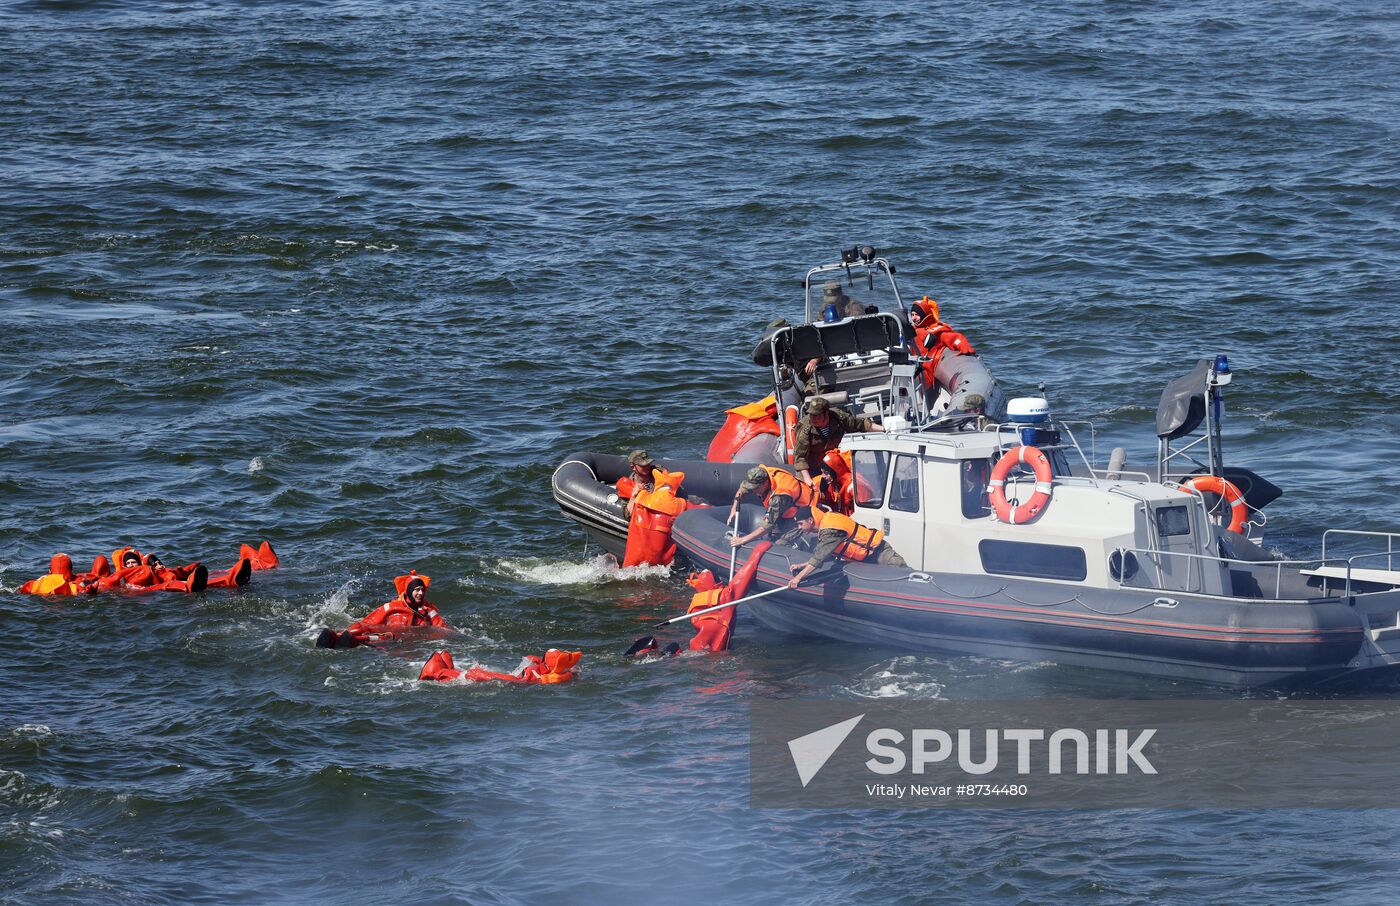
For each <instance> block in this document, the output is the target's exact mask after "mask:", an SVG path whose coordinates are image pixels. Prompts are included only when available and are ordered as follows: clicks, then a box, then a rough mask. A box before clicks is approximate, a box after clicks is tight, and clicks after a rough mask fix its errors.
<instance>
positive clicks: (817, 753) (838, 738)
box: [788, 714, 865, 788]
mask: <svg viewBox="0 0 1400 906" xmlns="http://www.w3.org/2000/svg"><path fill="white" fill-rule="evenodd" d="M864 718H865V715H864V714H858V715H856V716H855V717H852V718H851V719H850V720H843V721H841V722H840V723H839V724H832V725H831V726H829V727H823V728H821V729H820V730H817V731H816V732H814V733H808V734H807V735H806V736H799V737H797V738H796V739H790V740H788V751H789V752H791V753H792V763H793V765H794V766H795V767H796V768H797V777H798V779H799V780H801V781H802V786H803V788H806V786H807V784H808V783H810V782H811V780H812V778H813V777H815V776H817V772H818V771H820V770H821V769H822V766H823V765H825V764H826V763H827V761H828V760H829V759H830V758H831V756H832V755H835V754H836V750H837V749H839V748H841V743H843V742H845V741H846V737H847V736H850V735H851V731H852V730H854V729H855V728H856V724H858V723H860V722H861V721H862V720H863V719H864Z"/></svg>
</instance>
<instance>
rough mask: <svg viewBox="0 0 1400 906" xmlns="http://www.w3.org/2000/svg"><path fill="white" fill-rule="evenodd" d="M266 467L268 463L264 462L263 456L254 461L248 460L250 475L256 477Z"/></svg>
mask: <svg viewBox="0 0 1400 906" xmlns="http://www.w3.org/2000/svg"><path fill="white" fill-rule="evenodd" d="M266 466H267V463H266V462H264V461H263V458H262V457H261V456H254V457H253V458H252V459H250V460H248V474H249V475H256V474H258V473H259V472H261V471H262V470H263V469H264V468H265V467H266Z"/></svg>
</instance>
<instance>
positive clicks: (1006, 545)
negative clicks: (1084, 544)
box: [977, 539, 1089, 582]
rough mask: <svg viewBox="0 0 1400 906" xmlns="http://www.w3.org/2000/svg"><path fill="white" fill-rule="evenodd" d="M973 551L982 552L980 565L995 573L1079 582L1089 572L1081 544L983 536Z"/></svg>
mask: <svg viewBox="0 0 1400 906" xmlns="http://www.w3.org/2000/svg"><path fill="white" fill-rule="evenodd" d="M977 552H978V553H979V554H981V555H982V568H983V569H984V570H986V571H987V572H989V573H995V574H996V575H999V576H1029V577H1031V578H1035V579H1066V580H1068V581H1071V582H1082V581H1084V578H1085V577H1086V576H1088V575H1089V566H1088V562H1087V560H1086V559H1085V557H1084V549H1083V548H1081V547H1069V546H1068V545H1064V544H1031V543H1029V542H1025V541H992V540H990V539H987V540H984V541H982V542H980V543H979V544H978V545H977Z"/></svg>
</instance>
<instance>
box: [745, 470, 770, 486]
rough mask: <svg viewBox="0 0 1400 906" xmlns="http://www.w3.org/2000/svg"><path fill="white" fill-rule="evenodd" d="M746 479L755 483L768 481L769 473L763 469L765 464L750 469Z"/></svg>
mask: <svg viewBox="0 0 1400 906" xmlns="http://www.w3.org/2000/svg"><path fill="white" fill-rule="evenodd" d="M744 479H745V480H746V481H750V482H752V483H754V484H763V483H766V482H767V481H768V473H767V472H765V471H763V466H754V467H753V468H752V469H749V474H747V475H745V476H744Z"/></svg>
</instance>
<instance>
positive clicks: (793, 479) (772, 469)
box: [759, 465, 817, 519]
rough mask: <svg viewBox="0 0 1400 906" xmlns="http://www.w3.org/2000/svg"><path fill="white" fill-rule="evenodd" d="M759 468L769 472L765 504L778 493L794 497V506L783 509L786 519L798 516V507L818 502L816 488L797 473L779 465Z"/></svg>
mask: <svg viewBox="0 0 1400 906" xmlns="http://www.w3.org/2000/svg"><path fill="white" fill-rule="evenodd" d="M759 468H760V469H762V470H763V471H764V472H767V473H768V495H767V496H766V497H764V498H763V505H764V506H767V505H768V501H769V500H771V499H773V497H774V496H775V495H778V494H786V495H787V496H788V497H791V498H792V506H789V507H788V508H787V509H785V510H783V513H782V516H783V518H784V519H792V518H793V517H794V516H796V515H797V509H798V507H809V506H811V505H812V504H814V503H816V501H817V494H816V489H815V488H813V487H812V486H811V485H810V484H807V482H805V481H803V480H802V479H800V478H798V477H797V476H796V475H793V474H792V473H791V472H789V471H787V470H786V469H780V468H778V467H777V466H764V465H760V466H759Z"/></svg>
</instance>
